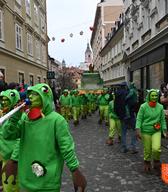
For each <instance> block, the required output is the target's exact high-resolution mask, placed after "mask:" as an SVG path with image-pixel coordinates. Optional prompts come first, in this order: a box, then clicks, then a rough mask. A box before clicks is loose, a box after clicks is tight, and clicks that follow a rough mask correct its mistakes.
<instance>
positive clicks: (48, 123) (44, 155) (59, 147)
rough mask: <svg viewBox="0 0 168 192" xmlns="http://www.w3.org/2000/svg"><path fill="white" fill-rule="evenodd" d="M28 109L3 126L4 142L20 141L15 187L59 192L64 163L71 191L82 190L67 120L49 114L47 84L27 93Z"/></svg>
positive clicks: (83, 183) (28, 191) (82, 180)
mask: <svg viewBox="0 0 168 192" xmlns="http://www.w3.org/2000/svg"><path fill="white" fill-rule="evenodd" d="M27 94H28V98H29V99H30V103H31V104H30V109H29V111H27V113H24V114H23V115H22V113H21V112H20V111H19V112H17V113H15V114H14V115H13V116H12V117H11V118H10V119H9V121H8V123H7V124H6V125H5V127H4V133H3V136H4V137H5V138H6V139H16V138H20V150H19V164H18V168H19V184H20V188H21V191H24V192H37V191H38V192H47V191H48V192H49V191H50V192H60V188H61V175H62V171H63V166H64V162H66V165H67V166H68V168H69V170H70V171H71V173H72V178H73V183H74V187H75V189H77V188H78V187H81V188H82V190H83V191H84V189H85V187H86V180H85V177H84V176H83V175H82V173H81V172H80V171H79V162H78V159H77V157H76V154H75V150H74V141H73V138H72V136H71V134H70V131H69V126H68V123H67V121H66V120H65V119H64V118H63V116H61V115H60V114H58V113H56V112H55V111H53V108H52V102H53V95H52V91H51V89H50V87H49V86H48V85H47V84H44V83H42V84H37V85H35V86H32V87H29V88H28V90H27Z"/></svg>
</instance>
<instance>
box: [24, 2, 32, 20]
mask: <svg viewBox="0 0 168 192" xmlns="http://www.w3.org/2000/svg"><path fill="white" fill-rule="evenodd" d="M25 4H26V14H28V15H29V16H31V6H30V0H25Z"/></svg>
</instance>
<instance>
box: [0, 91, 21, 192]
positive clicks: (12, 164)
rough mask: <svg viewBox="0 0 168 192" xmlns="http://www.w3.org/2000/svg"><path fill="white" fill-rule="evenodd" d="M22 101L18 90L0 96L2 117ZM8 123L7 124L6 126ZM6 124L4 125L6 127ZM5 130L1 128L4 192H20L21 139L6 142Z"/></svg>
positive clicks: (0, 149) (0, 154)
mask: <svg viewBox="0 0 168 192" xmlns="http://www.w3.org/2000/svg"><path fill="white" fill-rule="evenodd" d="M19 100H20V95H19V92H18V91H16V90H11V89H9V90H6V91H2V92H1V94H0V103H1V116H3V115H5V114H6V113H8V112H9V111H10V110H11V109H13V107H14V106H15V105H16V104H17V103H18V101H19ZM6 123H7V122H5V124H6ZM5 124H4V125H5ZM3 128H4V126H3V125H2V126H1V127H0V156H1V158H2V161H3V165H2V167H3V168H2V186H3V191H4V192H19V187H18V179H17V161H18V152H19V139H14V140H11V141H9V140H5V139H4V138H3V135H2V133H3Z"/></svg>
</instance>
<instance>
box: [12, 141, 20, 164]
mask: <svg viewBox="0 0 168 192" xmlns="http://www.w3.org/2000/svg"><path fill="white" fill-rule="evenodd" d="M19 145H20V140H19V139H18V140H17V142H16V144H15V147H14V150H13V152H12V155H11V159H12V160H15V161H18V158H19Z"/></svg>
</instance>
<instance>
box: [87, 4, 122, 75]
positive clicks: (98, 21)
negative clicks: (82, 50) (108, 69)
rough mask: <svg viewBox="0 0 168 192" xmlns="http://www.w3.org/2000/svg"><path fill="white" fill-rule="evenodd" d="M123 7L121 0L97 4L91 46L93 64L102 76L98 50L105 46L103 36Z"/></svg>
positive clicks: (111, 26)
mask: <svg viewBox="0 0 168 192" xmlns="http://www.w3.org/2000/svg"><path fill="white" fill-rule="evenodd" d="M122 9H123V2H122V0H104V1H103V0H102V1H101V2H100V3H98V4H97V9H96V14H95V20H94V25H93V32H92V35H91V40H90V42H91V47H92V52H93V65H94V68H95V70H98V71H99V73H100V75H101V77H102V73H101V71H102V58H101V57H100V55H99V52H100V51H101V50H102V48H103V47H104V46H105V41H106V39H105V37H106V36H107V35H108V33H110V32H111V30H112V28H113V26H114V25H115V21H116V20H117V18H118V17H119V15H120V13H121V12H122Z"/></svg>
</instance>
